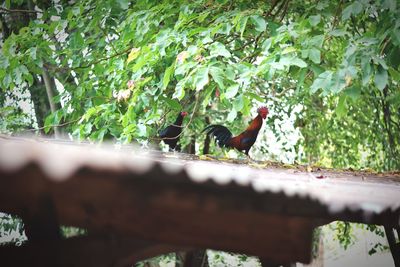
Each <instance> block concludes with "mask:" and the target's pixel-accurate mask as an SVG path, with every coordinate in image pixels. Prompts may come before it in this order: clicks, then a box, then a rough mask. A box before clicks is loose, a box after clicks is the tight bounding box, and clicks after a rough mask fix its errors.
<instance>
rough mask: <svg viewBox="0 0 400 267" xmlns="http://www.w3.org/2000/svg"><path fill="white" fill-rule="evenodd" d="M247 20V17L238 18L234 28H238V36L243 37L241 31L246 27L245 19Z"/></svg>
mask: <svg viewBox="0 0 400 267" xmlns="http://www.w3.org/2000/svg"><path fill="white" fill-rule="evenodd" d="M248 20H249V17H247V16H246V17H241V18H240V20H239V23H238V24H237V25H236V30H239V32H240V38H243V33H244V30H245V29H246V25H247V21H248Z"/></svg>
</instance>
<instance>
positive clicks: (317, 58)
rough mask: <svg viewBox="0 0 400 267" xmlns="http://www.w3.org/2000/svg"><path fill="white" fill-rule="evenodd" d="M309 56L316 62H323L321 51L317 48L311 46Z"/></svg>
mask: <svg viewBox="0 0 400 267" xmlns="http://www.w3.org/2000/svg"><path fill="white" fill-rule="evenodd" d="M308 57H309V58H310V59H311V61H312V62H314V63H315V64H319V63H321V52H320V51H319V50H318V49H316V48H311V49H310V51H309V55H308Z"/></svg>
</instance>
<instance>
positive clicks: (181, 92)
mask: <svg viewBox="0 0 400 267" xmlns="http://www.w3.org/2000/svg"><path fill="white" fill-rule="evenodd" d="M185 84H186V79H183V80H180V81H179V82H178V83H177V84H176V87H175V92H174V94H173V95H172V97H174V98H177V99H178V100H182V98H183V97H184V96H185V88H184V86H185Z"/></svg>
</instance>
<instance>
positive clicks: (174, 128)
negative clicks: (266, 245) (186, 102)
mask: <svg viewBox="0 0 400 267" xmlns="http://www.w3.org/2000/svg"><path fill="white" fill-rule="evenodd" d="M187 115H188V113H187V112H185V111H182V112H180V113H179V114H178V117H177V118H176V120H175V122H174V123H173V124H171V125H168V126H167V127H166V128H164V129H163V130H161V131H160V138H161V139H162V140H163V141H164V143H166V144H167V145H169V149H171V150H174V149H175V148H176V144H177V143H178V141H179V135H180V134H181V132H182V122H183V118H184V117H185V116H187Z"/></svg>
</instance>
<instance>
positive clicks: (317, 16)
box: [309, 14, 321, 26]
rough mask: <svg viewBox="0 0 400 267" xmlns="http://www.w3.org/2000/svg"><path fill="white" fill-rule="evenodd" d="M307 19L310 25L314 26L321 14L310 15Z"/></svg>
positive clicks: (319, 19)
mask: <svg viewBox="0 0 400 267" xmlns="http://www.w3.org/2000/svg"><path fill="white" fill-rule="evenodd" d="M309 21H310V24H311V26H316V25H318V23H319V22H320V21H321V15H319V14H318V15H315V16H310V18H309Z"/></svg>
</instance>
